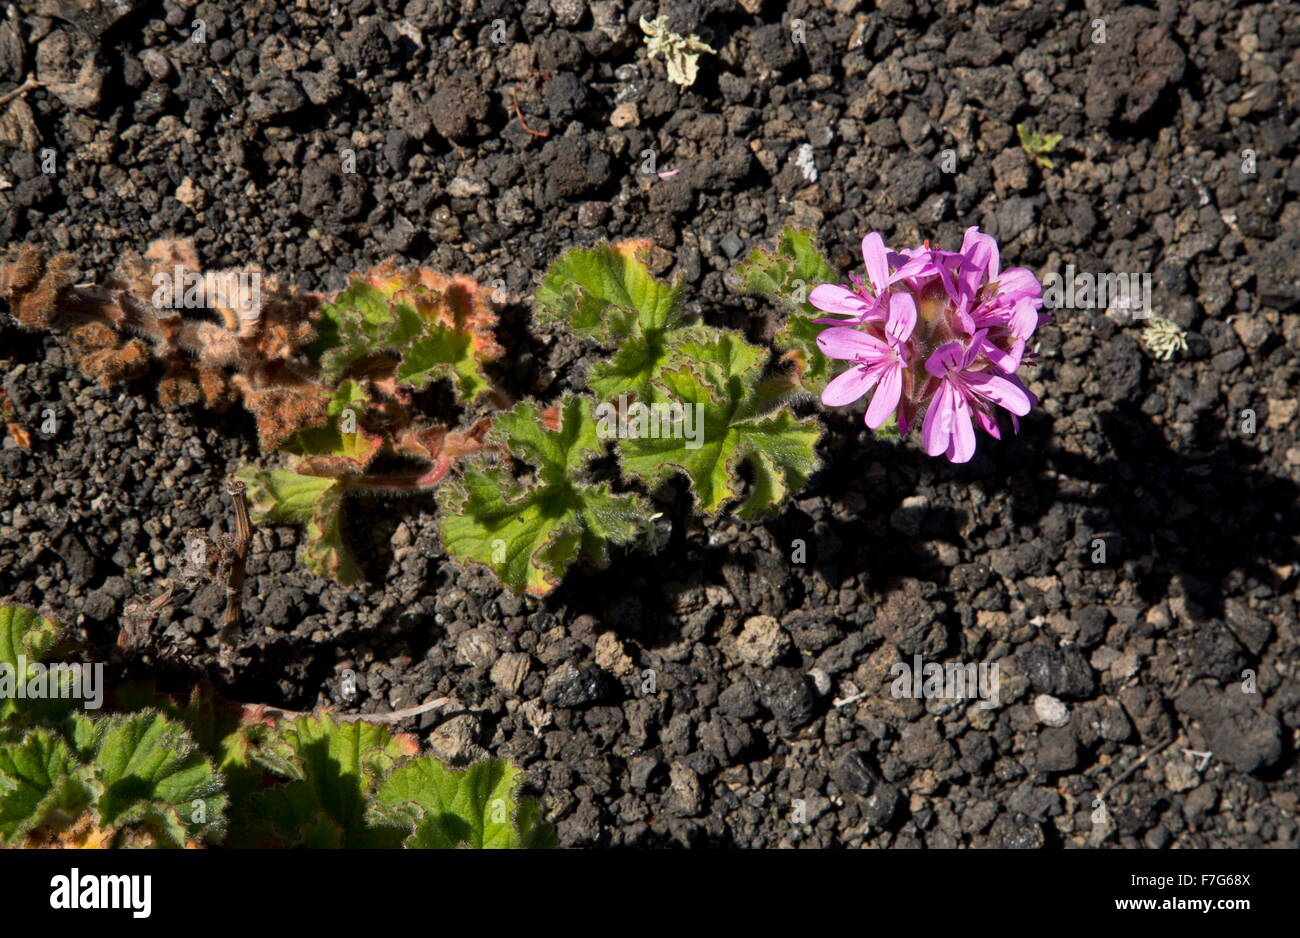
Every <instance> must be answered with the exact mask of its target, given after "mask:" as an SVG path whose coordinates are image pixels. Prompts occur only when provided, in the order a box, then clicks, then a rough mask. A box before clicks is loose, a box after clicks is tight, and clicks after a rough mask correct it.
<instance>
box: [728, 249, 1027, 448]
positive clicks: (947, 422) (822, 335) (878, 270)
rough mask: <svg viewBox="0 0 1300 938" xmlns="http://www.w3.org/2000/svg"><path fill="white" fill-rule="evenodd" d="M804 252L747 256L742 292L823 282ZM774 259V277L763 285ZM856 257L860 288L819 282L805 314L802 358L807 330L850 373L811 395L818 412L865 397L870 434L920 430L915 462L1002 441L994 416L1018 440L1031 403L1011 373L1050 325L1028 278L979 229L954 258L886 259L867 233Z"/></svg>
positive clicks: (934, 254)
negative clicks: (979, 435) (1006, 418)
mask: <svg viewBox="0 0 1300 938" xmlns="http://www.w3.org/2000/svg"><path fill="white" fill-rule="evenodd" d="M791 237H796V238H797V236H795V235H792V234H790V233H788V234H787V238H791ZM810 250H811V246H810V244H807V243H806V242H788V243H787V242H786V240H785V239H783V244H782V246H781V247H780V248H779V249H778V253H777V255H776V256H775V257H774V256H767V255H762V254H761V253H756V255H755V256H754V257H751V258H750V260H749V261H748V262H747V263H748V264H749V265H750V267H749V270H748V272H749V274H750V276H749V277H748V278H747V282H748V284H749V286H750V287H751V288H754V289H760V290H763V289H766V290H772V289H777V290H780V289H782V288H789V286H790V285H791V284H792V283H800V284H807V283H808V282H809V281H808V280H806V279H804V278H799V279H797V280H796V279H795V278H793V277H792V276H791V274H792V273H795V272H802V273H803V274H805V275H806V276H807V277H812V278H815V279H814V280H813V281H812V282H816V280H817V279H820V280H828V279H830V278H829V277H827V276H826V271H825V270H822V269H818V268H819V267H821V266H822V263H821V262H819V261H809V260H808V258H807V257H806V254H807V252H808V251H810ZM782 256H784V257H785V258H786V260H787V262H788V263H787V266H786V269H785V270H784V271H780V272H779V274H784V276H781V275H777V276H773V275H771V272H772V271H773V270H774V269H775V268H776V267H777V266H778V265H779V260H780V258H781V257H782ZM862 257H863V261H864V262H865V264H866V270H867V277H866V280H865V281H864V280H863V279H862V278H861V277H859V276H857V275H850V280H851V285H848V286H842V285H835V284H833V283H827V282H823V283H821V284H820V285H818V286H816V287H814V288H813V289H812V290H811V292H809V293H808V294H807V298H806V302H805V304H804V305H805V307H812V308H813V309H815V310H817V311H820V312H821V313H823V314H829V316H822V317H818V318H813V319H812V320H811V323H809V322H807V321H805V322H804V324H803V328H804V332H803V334H804V336H805V338H804V343H805V346H806V344H807V339H806V337H807V333H808V330H807V327H808V326H809V325H819V326H825V325H829V326H830V327H831V328H828V329H821V330H819V331H818V332H817V333H816V345H817V348H818V349H820V350H821V352H822V353H824V354H825V355H826V356H827V357H828V358H830V359H835V360H839V361H843V362H847V363H848V368H847V369H846V370H844V371H842V372H841V373H840V374H838V375H836V376H835V377H832V378H829V379H828V380H825V381H824V383H823V384H822V386H821V387H820V394H821V400H822V403H824V404H826V405H827V406H831V407H842V406H844V405H847V404H851V403H853V402H854V401H857V400H858V399H860V398H862V397H863V396H865V395H867V394H871V400H870V402H869V404H868V405H867V410H866V416H865V422H866V424H867V426H868V427H870V428H871V429H873V430H877V429H880V428H883V427H885V426H886V425H887V424H888V423H891V422H896V426H897V430H898V433H899V434H900V435H905V434H906V433H907V432H908V430H909V429H910V428H911V427H912V426H914V425H915V424H916V422H917V421H918V420H920V421H921V442H922V445H923V446H924V447H925V451H926V452H927V453H928V454H929V455H931V456H938V455H940V454H943V455H946V456H947V457H948V459H950V460H951V461H952V462H954V463H963V462H967V461H969V460H970V458H971V457H972V456H973V455H974V453H975V429H974V427H975V424H978V425H979V426H980V428H981V429H983V430H984V431H985V432H986V433H988V434H989V435H990V436H992V437H994V438H995V439H1000V438H1001V430H1000V429H999V426H998V421H997V415H996V409H995V408H997V407H1000V408H1002V409H1004V410H1006V411H1007V412H1008V413H1009V414H1010V417H1011V423H1012V426H1013V427H1014V428H1015V429H1016V431H1017V432H1018V431H1019V428H1020V426H1019V420H1018V418H1020V417H1023V416H1024V415H1025V414H1027V413H1028V412H1029V410H1030V408H1031V407H1033V406H1034V404H1035V403H1037V400H1036V398H1035V397H1034V395H1033V394H1032V393H1031V392H1030V391H1029V390H1028V389H1027V388H1026V387H1025V385H1024V384H1023V383H1022V382H1021V380H1020V379H1019V378H1018V377H1017V376H1016V372H1017V371H1018V370H1019V368H1020V367H1021V365H1022V364H1027V363H1029V360H1030V359H1032V355H1030V354H1028V353H1027V352H1026V344H1027V342H1028V340H1029V338H1030V337H1031V336H1032V335H1033V334H1034V330H1035V329H1037V328H1038V326H1039V325H1041V324H1042V323H1044V322H1046V321H1048V318H1049V317H1048V316H1047V315H1046V314H1044V313H1042V312H1041V309H1042V305H1043V300H1042V286H1041V285H1040V284H1039V282H1038V280H1037V278H1036V277H1034V275H1033V274H1032V273H1031V272H1030V271H1028V270H1026V269H1024V268H1021V267H1016V268H1011V269H1008V270H1002V269H1001V259H1000V256H999V252H998V246H997V242H996V241H995V240H994V239H993V238H992V237H991V236H989V235H987V234H983V233H981V232H980V230H979V228H978V227H971V228H968V229H967V230H966V234H965V238H964V239H963V241H962V246H961V250H960V251H956V252H954V251H942V250H939V249H938V248H937V247H933V248H932V247H931V246H930V244H929V242H928V241H927V242H926V243H925V244H924V245H923V246H921V247H918V248H911V249H906V250H903V251H900V252H895V251H890V250H888V249H887V248H886V247H885V243H884V239H883V238H881V236H880V234H879V233H875V232H873V233H871V234H869V235H867V236H866V237H865V238H863V239H862ZM796 267H798V268H801V271H796V270H795V269H794V268H796ZM760 275H766V276H760ZM831 317H834V318H831ZM789 328H790V327H787V330H789ZM806 351H807V350H806V349H805V352H806ZM809 390H815V388H809Z"/></svg>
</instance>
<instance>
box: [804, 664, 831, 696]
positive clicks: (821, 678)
mask: <svg viewBox="0 0 1300 938" xmlns="http://www.w3.org/2000/svg"><path fill="white" fill-rule="evenodd" d="M808 676H809V677H810V678H812V682H813V687H814V688H815V689H816V691H817V696H818V697H825V696H826V695H827V694H829V693H830V692H831V676H830V675H829V674H827V673H826V672H825V671H823V670H822V669H821V668H813V669H812V670H811V671H809V672H808Z"/></svg>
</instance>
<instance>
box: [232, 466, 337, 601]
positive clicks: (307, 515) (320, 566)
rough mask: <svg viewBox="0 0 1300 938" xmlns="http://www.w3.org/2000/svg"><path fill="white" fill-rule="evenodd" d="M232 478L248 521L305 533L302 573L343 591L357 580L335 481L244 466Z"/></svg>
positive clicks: (321, 477)
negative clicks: (244, 498) (244, 499)
mask: <svg viewBox="0 0 1300 938" xmlns="http://www.w3.org/2000/svg"><path fill="white" fill-rule="evenodd" d="M322 462H323V460H318V461H317V462H316V463H315V464H314V465H321V464H322ZM238 478H239V479H240V481H242V482H243V483H244V485H245V486H246V487H247V492H248V500H249V504H250V505H251V506H252V509H253V512H252V513H253V520H254V521H256V522H257V523H258V524H263V523H266V522H270V523H272V524H300V525H304V526H305V527H306V539H305V540H306V543H305V544H304V546H303V550H302V562H303V565H304V566H306V567H307V569H308V570H310V571H312V572H313V573H315V574H317V575H319V576H329V577H333V578H334V579H336V580H338V581H339V582H340V583H343V584H345V585H346V584H349V583H354V582H356V581H357V580H358V579H359V578H360V576H361V569H360V567H358V566H357V563H356V560H355V559H354V558H353V556H352V553H351V551H350V550H349V549H348V547H347V544H346V543H345V541H344V538H343V501H344V494H345V487H344V483H343V481H342V480H341V479H340V478H339V477H338V476H334V477H331V476H324V475H305V474H303V473H299V472H293V471H291V470H288V469H259V468H257V467H256V466H245V467H244V468H243V469H241V470H240V472H239V475H238Z"/></svg>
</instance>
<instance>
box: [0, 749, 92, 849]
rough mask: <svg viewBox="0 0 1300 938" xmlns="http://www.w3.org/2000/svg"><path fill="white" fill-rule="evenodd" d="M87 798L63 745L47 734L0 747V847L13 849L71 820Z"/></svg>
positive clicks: (74, 763) (69, 754) (80, 809)
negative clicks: (59, 820) (44, 828)
mask: <svg viewBox="0 0 1300 938" xmlns="http://www.w3.org/2000/svg"><path fill="white" fill-rule="evenodd" d="M91 798H92V794H91V792H90V789H89V787H88V786H87V785H86V783H85V780H84V779H83V777H82V773H80V772H79V766H78V764H77V761H76V760H75V759H74V758H73V756H72V753H71V752H70V751H69V750H68V744H67V743H66V742H64V740H63V739H62V738H60V737H59V735H58V734H57V733H54V732H52V731H50V730H46V729H36V730H32V731H31V732H29V733H27V735H26V736H24V737H23V738H22V739H21V740H20V741H18V742H11V743H3V744H0V844H12V843H15V842H16V841H17V840H18V839H19V838H21V837H23V836H24V835H25V834H27V833H28V832H29V831H31V830H33V829H35V828H37V827H40V826H41V825H43V824H46V823H48V821H49V820H50V819H51V818H52V817H54V816H56V815H59V814H62V815H63V816H65V817H68V818H72V817H76V816H77V815H78V814H80V813H81V811H82V810H83V809H84V808H85V806H86V805H87V804H89V803H90V801H91Z"/></svg>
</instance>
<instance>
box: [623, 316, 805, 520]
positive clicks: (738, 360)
mask: <svg viewBox="0 0 1300 938" xmlns="http://www.w3.org/2000/svg"><path fill="white" fill-rule="evenodd" d="M765 357H766V356H765V353H764V351H763V350H762V349H760V348H758V347H756V346H753V345H750V344H748V343H747V342H745V341H744V340H743V339H741V338H740V337H739V336H738V335H736V334H735V333H732V332H726V331H719V330H708V331H707V332H697V331H694V330H693V331H692V334H691V337H690V338H687V339H685V340H683V341H681V342H679V343H678V344H676V345H674V346H673V347H672V349H671V353H670V362H669V365H668V366H666V367H665V368H664V369H663V370H662V371H661V372H660V373H659V376H658V379H657V382H658V384H659V386H660V391H661V397H662V399H663V400H666V401H676V402H680V403H682V404H683V405H685V406H694V405H700V406H701V407H702V416H703V421H704V431H703V435H702V439H698V438H697V440H694V441H693V440H691V439H689V438H687V436H686V434H684V433H683V434H681V435H679V436H676V437H672V436H660V437H658V438H655V437H650V438H642V437H638V438H635V439H624V440H621V441H620V442H619V446H618V451H619V457H620V462H621V465H622V468H623V471H624V472H625V473H626V474H627V475H629V476H632V477H634V478H638V479H641V480H642V481H644V482H645V483H646V485H648V486H650V487H651V488H654V487H657V486H659V485H660V484H661V483H662V482H664V481H665V480H666V479H667V478H668V477H669V475H671V474H672V473H673V472H674V471H680V472H682V473H684V474H685V475H687V476H689V477H690V479H691V483H692V488H693V489H694V491H695V494H696V497H697V498H698V499H699V502H700V507H701V508H702V510H704V511H705V512H708V513H710V514H712V513H715V512H717V511H719V510H720V509H721V508H722V506H723V505H724V504H725V503H726V502H728V501H730V500H732V499H734V498H737V497H739V494H740V492H739V485H740V475H739V472H740V467H741V465H742V464H745V463H748V465H749V467H750V469H751V470H752V472H753V477H754V481H753V485H752V486H751V489H750V493H749V496H748V497H747V498H746V499H745V501H744V503H743V504H742V505H741V506H740V508H739V509H738V511H737V514H739V515H740V516H741V517H745V518H755V517H761V516H763V515H765V514H769V513H770V512H772V511H773V510H774V509H775V508H777V507H778V506H779V505H780V503H781V502H782V501H784V500H785V499H786V498H787V497H788V496H789V495H790V494H791V493H793V492H794V491H797V490H798V489H799V488H801V487H802V486H803V484H804V482H805V481H807V479H808V477H809V476H810V475H811V474H812V473H813V472H814V471H815V470H816V468H817V465H818V462H817V456H816V445H817V440H818V438H819V437H820V436H821V429H820V425H819V424H818V422H817V421H816V420H815V419H811V418H809V419H805V420H800V419H798V418H796V417H795V416H794V414H793V413H792V412H791V411H790V409H789V407H787V406H784V405H782V406H780V407H779V408H777V409H775V410H773V409H772V403H771V399H770V398H769V396H768V395H767V394H765V393H763V388H764V385H763V384H762V382H761V381H760V378H761V375H762V371H763V362H764V358H765Z"/></svg>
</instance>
